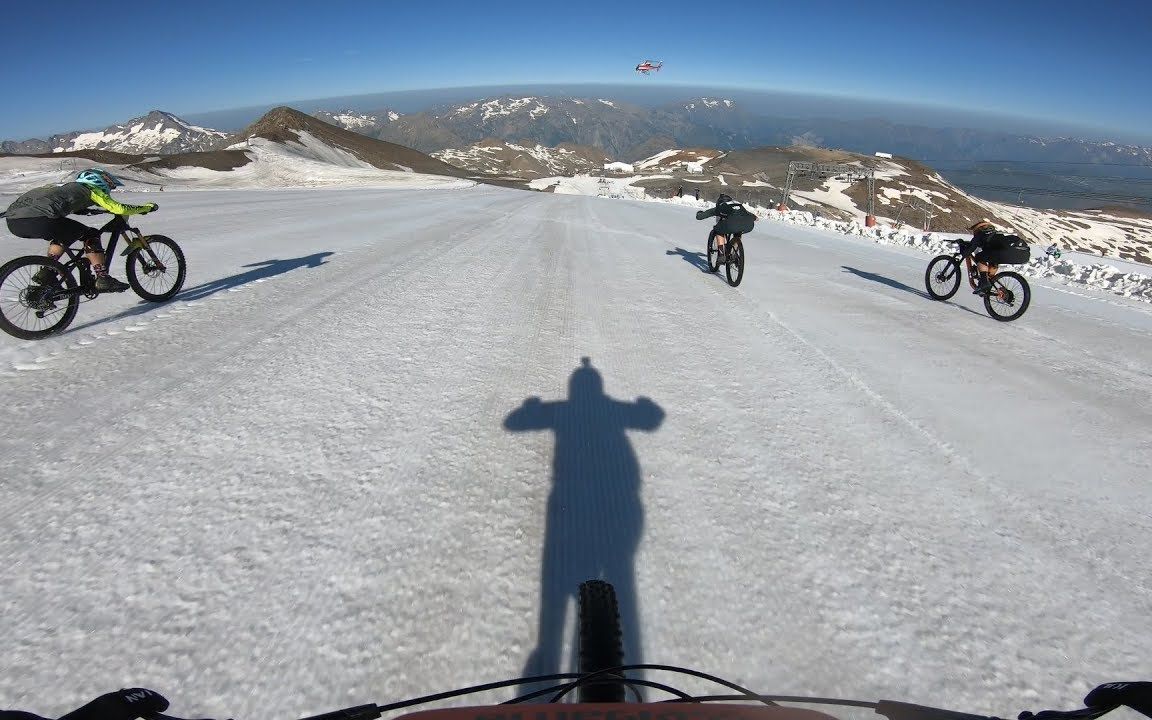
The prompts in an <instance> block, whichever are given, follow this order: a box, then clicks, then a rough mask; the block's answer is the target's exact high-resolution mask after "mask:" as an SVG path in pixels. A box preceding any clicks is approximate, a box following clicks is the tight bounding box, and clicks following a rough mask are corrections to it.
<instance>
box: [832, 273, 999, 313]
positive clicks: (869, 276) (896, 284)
mask: <svg viewBox="0 0 1152 720" xmlns="http://www.w3.org/2000/svg"><path fill="white" fill-rule="evenodd" d="M840 267H842V268H844V272H850V273H852V274H853V275H855V276H856V277H860V278H864V279H865V280H871V281H872V282H876V283H880V284H881V285H887V286H888V287H892V288H896V289H897V290H903V291H904V292H910V293H912V294H913V295H919V296H920V297H922V298H924V299H925V300H933V299H934V298H933V297H932V296H931V295H929V294H928V293H926V292H922V291H920V290H917V289H916V288H914V287H909V286H908V285H905V284H904V283H902V282H900V281H899V280H893V279H892V278H888V277H884V276H883V275H877V274H876V273H871V272H868V271H866V270H857V269H856V268H854V267H848V266H847V265H841V266H840ZM948 304H949V305H953V306H955V307H958V308H960V309H962V310H966V311H968V312H970V313H973V314H974V315H980V313H978V312H976V311H975V310H971V309H969V308H966V307H964V306H963V305H956V304H955V303H952V302H949V303H948Z"/></svg>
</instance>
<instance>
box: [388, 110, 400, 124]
mask: <svg viewBox="0 0 1152 720" xmlns="http://www.w3.org/2000/svg"><path fill="white" fill-rule="evenodd" d="M388 119H389V120H390V121H392V122H396V121H397V120H399V119H400V113H397V112H393V111H391V110H389V111H388Z"/></svg>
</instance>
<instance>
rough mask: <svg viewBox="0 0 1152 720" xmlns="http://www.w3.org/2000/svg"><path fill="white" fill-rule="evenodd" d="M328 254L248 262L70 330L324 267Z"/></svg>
mask: <svg viewBox="0 0 1152 720" xmlns="http://www.w3.org/2000/svg"><path fill="white" fill-rule="evenodd" d="M333 254H335V253H332V252H330V251H325V252H318V253H313V254H312V255H305V256H303V257H298V258H290V259H288V260H263V261H261V262H257V263H250V264H248V265H241V267H246V268H252V270H248V271H247V272H242V273H237V274H235V275H229V276H228V277H223V278H218V279H216V280H211V281H209V282H206V283H201V284H200V285H196V286H194V287H190V288H185V289H184V290H182V291H180V293H179V294H178V295H176V297H174V298H173V299H171V300H169V301H168V302H166V303H151V302H144V301H141V302H140V303H138V304H136V305H133V306H132V307H130V308H128V309H126V310H121V311H120V312H118V313H116V314H115V315H111V316H109V317H106V318H99V319H97V320H92V321H90V322H87V323H84V324H83V325H78V326H76V327H73V328H72V330H71V331H72V332H75V331H77V330H85V329H88V328H92V327H96V326H98V325H103V324H104V323H108V322H116V321H118V320H126V319H128V318H132V317H136V316H137V315H144V314H145V313H149V312H152V311H154V310H156V309H158V308H161V307H164V306H165V305H169V304H171V303H177V302H190V301H193V300H202V299H203V298H206V297H208V296H209V295H213V294H215V293H218V292H222V291H224V290H231V289H232V288H236V287H240V286H241V285H246V284H248V283H252V282H256V281H257V280H264V279H266V278H271V277H275V276H277V275H283V274H284V273H287V272H291V271H293V270H296V269H298V268H315V267H320V266H321V265H324V264H325V262H324V258H326V257H328V256H329V255H333Z"/></svg>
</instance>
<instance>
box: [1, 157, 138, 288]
mask: <svg viewBox="0 0 1152 720" xmlns="http://www.w3.org/2000/svg"><path fill="white" fill-rule="evenodd" d="M123 184H124V183H122V182H121V181H120V180H119V179H118V178H116V177H115V176H113V175H112V174H111V173H109V172H107V171H106V170H101V169H99V168H89V169H88V170H81V171H80V173H79V174H77V175H76V179H75V180H73V181H72V182H67V183H64V184H62V185H47V186H45V187H39V188H36V189H34V190H29V191H28V192H26V193H24V194H23V195H21V196H20V197H18V198H16V200H15V201H13V203H12V204H11V205H9V206H8V210H7V212H6V214H5V215H6V217H7V220H8V230H9V231H11V233H12V234H13V235H15V236H16V237H22V238H41V239H44V240H47V241H48V242H49V245H48V257H50V258H52V259H53V260H59V259H60V256H61V255H63V254H64V248H65V247H67V246H69V245H71V244H72V243H74V242H76V241H77V240H82V241H83V242H84V249H85V250H86V256H87V258H88V261H89V262H90V263H92V274H93V275H95V276H96V289H97V290H99V291H101V292H109V291H121V290H127V289H128V285H127V284H126V283H123V282H120V281H119V280H117V279H116V278H114V277H112V276H110V275H109V274H108V268H107V266H106V265H105V264H104V248H103V247H102V246H101V244H100V231H99V230H98V229H97V228H94V227H89V226H88V225H85V224H84V223H81V222H78V221H76V220H73V219H72V218H70V217H68V216H69V215H71V214H74V213H75V214H92V213H85V212H84V211H85V210H87V209H88V208H90V207H91V206H93V205H98V206H100V207H101V208H103V209H104V210H107V211H108V212H110V213H113V214H115V215H143V214H145V213H150V212H152V211H153V210H155V209H156V208H157V205H156V203H148V204H146V205H124V204H122V203H119V202H116V201H115V200H113V199H112V196H111V195H109V194H108V193H110V192H111V191H112V189H113V188H117V187H120V186H121V185H123ZM97 212H99V211H97ZM32 279H33V281H35V282H37V283H40V284H41V285H45V284H47V283H50V282H52V281H53V280H54V279H55V278H54V277H53V276H52V271H51V270H50V269H49V268H46V267H45V268H41V269H40V271H39V272H37V273H36V274H35V275H34V276H33V277H32Z"/></svg>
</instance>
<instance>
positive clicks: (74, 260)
mask: <svg viewBox="0 0 1152 720" xmlns="http://www.w3.org/2000/svg"><path fill="white" fill-rule="evenodd" d="M104 233H108V235H109V237H108V247H106V248H104V262H105V264H106V265H107V264H110V263H109V262H108V258H111V257H113V256H114V255H115V253H116V243H117V242H119V240H120V238H121V236H123V237H125V238H127V242H128V247H127V248H126V249H125V250H124V252H122V253H120V254H121V255H127V254H128V253H130V252H132V251H133V250H137V249H139V250H144V251H146V252H147V253H148V257H149V258H150V259H151V260H152V262H153V263H155V264H156V265H157V266H159V267H160V268H161V269H162V270H163V269H165V267H164V263H162V262H160V258H158V257H156V253H154V252H152V251H151V249H150V248H149V247H148V240H147V238H146V236H145V235H144V234H143V233H141V232H140V231H139V230H138V229H136V228H134V227H132V226H131V225H129V224H128V218H127V217H126V216H124V215H113V216H112V219H111V220H109V221H108V222H106V223H104V226H103V227H101V228H100V234H101V235H103V234H104ZM64 252H65V253H66V254H67V255H68V258H69V260H68V262H66V263H61V264H62V265H63V266H64V269H65V270H67V271H68V272H72V270H73V269H75V270H76V271H77V272H78V273H79V274H80V277H79V287H77V288H76V289H74V290H61V291H60V292H59V293H58V294H55V295H54V297H66V296H68V295H79V294H84V295H89V294H90V293H91V292H92V291H91V285H92V282H93V280H94V277H93V276H92V270H91V268H90V267H89V263H88V261H87V258H85V257H84V256H85V255H87V254H88V251H87V248H85V247H83V246H81V247H80V248H79V249H77V248H74V247H72V246H71V245H65V246H64ZM91 297H95V295H91Z"/></svg>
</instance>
